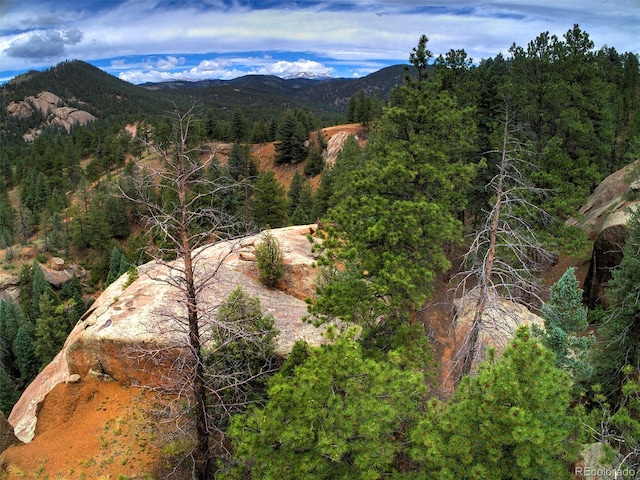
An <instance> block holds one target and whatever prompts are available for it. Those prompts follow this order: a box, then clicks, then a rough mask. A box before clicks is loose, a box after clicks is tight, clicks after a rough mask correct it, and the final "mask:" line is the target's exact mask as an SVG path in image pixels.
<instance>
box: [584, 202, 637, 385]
mask: <svg viewBox="0 0 640 480" xmlns="http://www.w3.org/2000/svg"><path fill="white" fill-rule="evenodd" d="M628 229H629V237H628V238H627V241H626V243H625V245H624V247H623V249H622V253H623V257H622V261H621V262H620V265H619V267H618V268H617V269H616V270H614V271H613V279H612V280H611V282H610V284H609V289H608V291H607V298H608V299H609V300H610V302H611V303H610V306H609V308H608V309H607V311H606V312H605V321H604V323H603V324H602V326H601V327H600V328H599V329H598V334H599V336H601V337H602V338H603V341H602V342H601V343H600V348H599V349H598V350H596V351H595V352H594V353H595V358H594V376H593V378H592V381H593V382H594V383H597V384H600V385H601V386H602V390H603V392H604V393H605V394H606V395H607V396H610V397H611V396H613V397H617V396H619V395H620V389H621V387H622V384H623V382H624V374H623V372H622V369H623V367H625V366H626V365H630V366H631V367H632V368H633V370H634V371H635V372H640V302H639V301H638V285H640V209H636V210H635V211H634V212H632V213H631V217H630V219H629V222H628Z"/></svg>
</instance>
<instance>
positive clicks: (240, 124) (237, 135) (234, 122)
mask: <svg viewBox="0 0 640 480" xmlns="http://www.w3.org/2000/svg"><path fill="white" fill-rule="evenodd" d="M247 123H248V122H247V119H246V118H245V116H244V115H243V114H242V112H240V111H239V110H235V111H234V112H233V114H232V115H231V128H230V132H229V134H230V135H231V141H233V142H235V143H242V142H244V141H246V140H247V132H248V125H247Z"/></svg>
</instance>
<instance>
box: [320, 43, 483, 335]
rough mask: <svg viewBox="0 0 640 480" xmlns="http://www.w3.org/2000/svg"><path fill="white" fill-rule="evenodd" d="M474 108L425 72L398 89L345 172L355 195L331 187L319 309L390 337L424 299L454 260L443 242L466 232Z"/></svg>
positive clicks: (422, 49) (422, 48) (422, 47)
mask: <svg viewBox="0 0 640 480" xmlns="http://www.w3.org/2000/svg"><path fill="white" fill-rule="evenodd" d="M426 42H427V39H426V37H424V39H421V43H420V45H419V46H418V47H417V49H415V50H416V52H425V51H426ZM422 57H423V53H420V54H419V55H418V53H415V55H414V54H412V58H413V59H416V58H420V60H415V61H416V69H417V70H420V69H422V68H426V67H424V65H423V64H422V63H421V62H426V59H424V58H422ZM423 75H426V72H423ZM471 113H472V112H471V111H469V110H466V109H461V108H459V107H458V105H457V104H456V102H455V99H453V98H452V97H451V96H450V95H448V94H447V93H446V92H442V91H439V90H438V85H437V83H435V82H428V81H427V80H426V78H423V79H422V80H419V81H418V80H411V81H409V82H408V83H407V84H406V85H405V86H403V87H402V88H401V90H400V92H399V94H398V96H397V104H395V105H392V106H391V107H389V108H388V109H387V110H386V111H385V113H384V115H383V116H382V118H381V119H380V121H379V122H378V125H377V129H376V130H377V133H376V135H375V136H374V137H373V138H370V140H369V145H368V146H367V161H366V164H365V169H364V171H362V170H361V171H360V172H357V173H355V174H354V175H353V176H352V177H351V178H349V179H348V181H349V184H348V186H347V187H346V191H347V192H349V194H347V195H339V193H338V191H337V190H334V192H333V195H334V196H336V198H338V199H339V200H338V202H339V203H338V204H337V205H336V207H334V208H333V210H332V211H331V212H330V224H331V227H330V228H329V236H328V238H327V239H326V240H325V241H324V242H323V246H324V247H325V254H324V259H323V261H324V262H325V263H326V264H328V266H329V269H328V274H327V275H328V276H327V281H326V282H325V283H324V284H323V285H321V287H320V288H319V289H318V297H317V299H316V302H315V304H314V306H313V307H314V313H321V314H328V315H331V316H337V317H339V318H342V319H344V320H348V321H355V322H358V323H361V324H364V325H365V326H366V327H367V330H365V336H367V335H369V334H371V335H372V336H374V337H378V339H380V340H381V341H384V342H386V341H388V339H389V338H391V337H392V332H393V330H394V329H395V327H396V326H397V323H398V322H399V321H404V320H407V319H408V318H409V317H411V316H412V315H414V314H415V312H416V311H417V309H419V308H421V307H422V305H423V303H424V301H425V300H426V299H427V298H428V296H429V294H430V291H431V288H432V282H433V280H434V278H435V275H436V273H437V272H439V271H443V270H446V269H447V268H448V266H449V262H448V260H447V258H446V255H445V250H444V247H445V244H447V243H449V242H452V241H457V240H458V239H459V238H460V237H461V233H462V232H461V223H460V221H459V219H458V214H459V212H461V211H462V210H463V208H464V204H465V199H464V191H465V189H466V186H467V185H468V183H469V180H470V178H471V177H472V174H473V171H474V167H473V166H470V165H467V155H468V154H469V152H470V151H471V149H472V144H470V141H471V139H472V138H473V135H474V126H473V122H472V120H471ZM340 193H342V192H340ZM337 265H340V267H339V268H337V267H336V266H337ZM382 319H384V320H383V321H381V320H382ZM369 329H370V331H368V330H369ZM367 331H368V333H367Z"/></svg>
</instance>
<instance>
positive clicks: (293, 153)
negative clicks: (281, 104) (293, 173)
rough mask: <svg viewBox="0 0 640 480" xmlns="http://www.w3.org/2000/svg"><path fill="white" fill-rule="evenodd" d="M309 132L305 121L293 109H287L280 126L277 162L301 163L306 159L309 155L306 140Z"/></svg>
mask: <svg viewBox="0 0 640 480" xmlns="http://www.w3.org/2000/svg"><path fill="white" fill-rule="evenodd" d="M308 132H309V130H307V128H306V127H305V124H304V121H303V120H299V119H297V118H296V115H295V113H294V112H293V111H291V110H289V111H287V113H286V114H285V116H284V119H283V120H282V123H281V124H280V126H279V128H278V140H279V142H278V143H277V144H276V163H299V162H301V161H302V160H304V159H305V157H306V156H307V147H306V146H305V142H306V141H307V139H308Z"/></svg>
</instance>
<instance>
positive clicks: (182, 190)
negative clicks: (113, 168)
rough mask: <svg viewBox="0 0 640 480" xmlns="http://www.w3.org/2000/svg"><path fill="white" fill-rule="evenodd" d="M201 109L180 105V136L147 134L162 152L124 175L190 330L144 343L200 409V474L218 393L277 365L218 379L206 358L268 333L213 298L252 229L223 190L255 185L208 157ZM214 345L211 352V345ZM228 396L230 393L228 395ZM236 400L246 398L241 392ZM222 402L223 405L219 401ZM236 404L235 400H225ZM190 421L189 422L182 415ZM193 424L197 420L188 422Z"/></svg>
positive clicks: (166, 311)
mask: <svg viewBox="0 0 640 480" xmlns="http://www.w3.org/2000/svg"><path fill="white" fill-rule="evenodd" d="M195 117H196V111H195V108H194V107H193V106H192V107H191V108H189V109H188V110H186V111H185V112H179V111H178V110H177V109H176V111H175V117H174V120H175V128H174V135H175V138H174V139H172V141H169V142H166V143H165V142H157V141H156V142H153V143H151V142H144V143H145V145H146V146H147V148H149V149H150V150H151V151H152V153H153V154H154V156H155V157H157V159H158V160H159V162H155V163H158V164H157V165H155V166H154V162H151V164H150V165H149V166H147V167H145V168H139V169H137V170H136V171H135V172H134V174H133V176H132V178H131V179H130V180H128V182H129V183H123V184H122V185H121V188H120V192H121V194H122V195H123V196H124V197H125V198H126V199H128V200H129V201H131V202H132V203H133V204H135V205H136V206H137V208H138V213H139V215H140V222H141V224H142V225H143V226H144V227H145V228H147V229H148V233H149V236H150V239H151V240H150V242H149V253H150V255H151V257H152V258H153V259H154V260H155V261H156V263H157V264H158V268H154V269H150V270H148V273H147V274H148V275H150V276H152V277H153V278H155V279H156V280H158V281H160V282H164V283H165V284H167V285H169V286H170V287H171V289H172V290H173V291H174V292H175V302H174V304H173V305H170V306H162V307H161V308H162V312H161V315H162V316H164V317H165V320H166V322H165V324H166V325H170V327H169V328H173V329H175V330H177V333H178V334H181V335H182V338H185V345H184V348H177V349H176V347H175V346H172V347H167V349H161V348H158V349H156V350H152V349H150V348H146V349H143V350H141V352H143V355H144V356H145V362H146V364H147V365H150V366H151V365H153V363H154V362H155V361H157V362H159V363H165V367H167V365H166V362H167V359H170V360H169V361H170V365H168V368H169V371H170V372H171V373H170V374H168V375H167V376H166V378H165V379H164V381H162V382H160V383H161V385H160V387H159V388H160V391H161V393H168V394H170V395H168V397H171V398H173V405H174V406H179V408H177V409H176V411H178V410H183V409H184V408H187V409H189V410H190V411H192V412H193V415H192V417H191V418H193V422H194V423H195V428H194V429H195V445H194V447H193V448H192V449H190V451H189V452H188V455H189V456H190V457H191V458H192V459H193V476H194V478H196V479H198V480H206V479H207V478H209V475H210V474H211V472H212V469H213V468H214V467H215V465H213V464H212V463H214V462H212V460H211V459H212V458H213V455H212V452H211V448H210V445H211V439H212V435H213V434H214V433H215V431H216V430H215V425H212V423H211V421H210V419H211V417H210V416H209V414H210V410H211V407H212V405H211V400H210V399H211V398H213V397H217V398H218V400H219V399H220V398H221V397H222V395H223V394H224V390H225V389H232V388H235V389H236V391H242V388H241V387H242V385H244V384H246V383H248V382H250V381H251V380H252V379H253V378H254V377H255V376H259V375H262V374H264V373H266V372H267V371H269V370H270V369H271V368H270V366H269V365H268V364H266V365H264V366H262V367H260V368H257V369H256V370H255V372H253V373H251V374H249V375H244V376H242V377H241V376H240V375H238V372H232V371H230V370H227V371H224V372H217V373H216V375H227V381H226V382H224V383H220V382H218V383H217V384H216V383H215V382H214V383H213V385H214V386H213V387H212V380H211V375H212V373H211V369H208V368H207V365H206V358H205V357H207V356H209V357H210V356H211V349H214V350H216V351H222V350H223V349H224V348H225V347H227V346H228V345H230V344H231V342H235V341H238V340H239V339H241V340H242V342H245V343H247V344H248V343H252V342H254V343H255V342H257V341H259V340H260V339H262V338H263V336H264V335H266V333H265V332H263V331H255V330H254V331H250V330H248V329H247V328H246V327H247V325H248V324H247V323H243V322H227V321H226V319H225V318H221V317H220V315H218V314H217V310H218V307H219V305H217V304H215V302H213V303H212V300H211V298H210V297H211V292H210V291H209V290H208V289H209V288H210V287H211V285H212V283H214V280H215V279H216V277H217V276H218V275H219V272H220V268H221V266H222V264H223V262H224V260H225V258H227V256H228V255H229V254H231V253H232V252H233V250H234V248H235V246H236V245H237V244H236V242H234V241H233V240H234V239H239V238H241V237H244V236H246V235H248V234H249V233H250V228H249V226H248V225H247V224H246V223H245V222H244V221H242V220H238V219H236V218H235V217H234V216H233V215H232V214H230V213H228V212H226V211H225V210H224V209H223V208H222V207H221V206H220V205H221V202H220V200H221V197H222V196H223V195H225V194H230V193H232V191H235V190H237V189H239V188H247V184H246V183H244V182H237V181H233V182H232V181H231V180H230V179H228V178H222V179H221V178H220V177H219V176H216V175H210V172H209V171H208V170H207V165H208V164H209V163H210V162H211V160H212V159H213V156H214V155H215V152H211V151H210V150H209V151H208V154H209V155H210V157H209V158H208V159H202V158H201V156H202V155H203V150H201V149H200V148H198V147H196V146H192V145H190V143H189V133H190V128H192V126H193V123H194V119H195ZM222 241H225V242H227V243H226V248H225V249H224V251H223V253H221V254H219V255H218V257H217V258H215V259H213V260H212V259H211V258H207V257H206V255H205V253H206V251H207V248H209V247H208V246H210V245H211V244H214V243H219V242H222ZM206 349H209V353H207V350H206ZM227 398H228V397H227ZM233 398H234V400H233V401H234V402H241V401H242V399H241V398H239V397H238V396H236V397H233ZM216 408H220V405H216ZM222 408H227V409H228V411H230V412H232V411H235V407H234V406H233V405H226V406H224V405H223V406H222ZM176 425H177V426H178V428H185V426H186V425H189V422H187V421H184V416H183V417H182V421H181V422H178V423H176ZM186 428H190V427H186Z"/></svg>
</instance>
